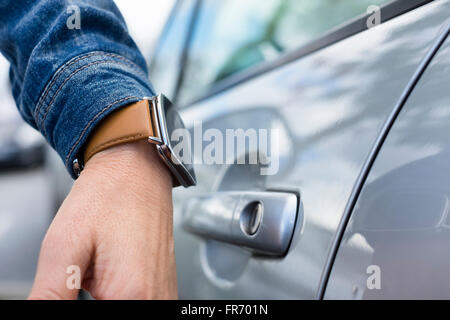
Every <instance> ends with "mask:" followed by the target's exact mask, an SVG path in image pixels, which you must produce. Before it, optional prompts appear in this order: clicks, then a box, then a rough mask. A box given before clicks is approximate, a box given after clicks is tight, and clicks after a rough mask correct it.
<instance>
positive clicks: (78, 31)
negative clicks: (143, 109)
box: [0, 0, 154, 177]
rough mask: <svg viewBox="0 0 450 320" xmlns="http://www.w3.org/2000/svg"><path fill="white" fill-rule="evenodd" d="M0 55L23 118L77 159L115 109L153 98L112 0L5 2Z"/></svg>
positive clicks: (1, 2)
mask: <svg viewBox="0 0 450 320" xmlns="http://www.w3.org/2000/svg"><path fill="white" fill-rule="evenodd" d="M0 51H1V53H2V54H3V55H5V56H6V58H7V59H8V60H9V62H10V63H11V69H10V80H11V84H12V90H13V95H14V99H15V101H16V104H17V106H18V108H19V111H20V113H21V115H22V117H23V118H24V119H25V120H26V121H27V122H28V123H29V124H30V125H32V126H33V127H35V128H36V129H38V130H39V131H40V132H41V133H42V134H43V135H44V136H45V138H46V140H47V141H48V142H49V143H50V145H51V146H52V147H53V148H54V149H55V150H56V151H57V152H58V154H59V155H60V156H61V158H62V159H63V161H64V163H65V165H66V168H67V169H68V171H69V172H70V173H71V175H72V176H73V177H75V174H74V172H73V169H72V162H73V160H74V159H75V158H76V157H77V155H78V153H79V152H80V151H81V149H82V147H83V144H84V143H85V141H86V139H87V137H88V136H89V134H90V132H91V131H92V129H93V128H94V127H95V126H96V124H98V122H99V121H101V120H102V119H103V118H105V117H106V116H107V115H108V114H109V113H111V112H112V111H113V110H115V109H118V108H120V107H122V106H124V105H126V104H129V103H132V102H136V101H138V100H140V99H141V98H142V97H144V96H153V95H154V92H153V90H152V87H151V85H150V83H149V82H148V77H147V71H146V62H145V59H144V58H143V57H142V55H141V53H140V52H139V50H138V48H137V47H136V45H135V43H134V42H133V40H132V39H131V37H130V36H129V34H128V32H127V27H126V25H125V22H124V20H123V18H122V16H121V14H120V12H119V10H118V9H117V7H116V6H115V5H114V3H113V1H112V0H0Z"/></svg>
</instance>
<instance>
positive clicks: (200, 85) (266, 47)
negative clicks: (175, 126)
mask: <svg viewBox="0 0 450 320" xmlns="http://www.w3.org/2000/svg"><path fill="white" fill-rule="evenodd" d="M386 2H388V1H387V0H314V1H311V0H265V1H260V0H246V1H241V0H227V1H223V0H207V1H202V7H201V9H200V13H199V17H198V21H197V25H196V27H195V29H194V34H193V38H192V42H191V45H190V50H189V56H188V60H187V64H186V66H185V72H184V77H183V82H182V83H181V88H180V92H179V96H178V97H177V99H178V102H179V103H180V104H185V103H187V102H189V101H191V100H193V99H195V98H197V97H198V96H199V95H201V94H204V93H205V92H206V91H207V90H208V89H209V88H210V87H211V86H212V85H213V84H215V83H217V82H219V81H220V80H223V79H225V78H227V77H229V76H230V75H232V74H235V73H238V72H239V71H242V70H244V69H246V68H249V67H251V66H254V65H256V64H259V63H262V62H265V61H270V60H273V59H275V58H276V57H278V56H279V55H280V54H281V53H283V52H286V51H288V50H292V49H295V48H298V47H300V46H302V45H304V44H307V43H308V42H310V41H312V40H314V39H315V38H318V37H320V36H322V35H324V33H326V32H327V31H329V30H331V29H333V28H335V27H337V26H338V25H340V24H342V23H345V22H347V21H349V20H351V19H352V18H355V17H357V16H359V15H361V14H364V13H366V11H367V9H368V7H369V6H370V5H381V4H383V3H386Z"/></svg>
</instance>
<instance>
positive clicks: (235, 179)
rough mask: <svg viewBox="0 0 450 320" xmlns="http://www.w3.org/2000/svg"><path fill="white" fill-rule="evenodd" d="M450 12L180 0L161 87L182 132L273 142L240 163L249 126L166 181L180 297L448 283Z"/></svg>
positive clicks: (357, 293)
mask: <svg viewBox="0 0 450 320" xmlns="http://www.w3.org/2000/svg"><path fill="white" fill-rule="evenodd" d="M449 17H450V1H449V0H437V1H426V0H397V1H383V0H345V1H335V0H315V1H309V0H308V1H306V0H285V1H283V0H268V1H258V0H248V1H239V0H227V1H222V0H208V1H202V0H179V1H178V2H177V4H176V6H175V8H174V9H173V12H172V14H171V16H170V18H169V21H168V22H167V25H166V28H165V29H164V31H163V34H162V36H161V38H160V41H159V43H158V44H157V46H156V48H157V49H156V51H155V53H154V56H153V57H152V59H150V75H151V80H152V82H153V84H154V85H155V89H156V91H158V92H164V93H165V94H166V95H168V96H169V98H171V99H172V100H173V101H174V102H175V104H176V105H177V106H178V108H179V111H180V113H181V115H182V117H183V119H184V121H185V123H186V125H187V127H188V128H190V130H191V133H192V136H195V135H196V134H198V132H196V128H197V127H198V124H199V123H200V122H201V129H202V130H203V133H204V132H206V131H207V130H208V129H212V130H216V131H214V132H216V133H217V132H220V133H222V134H223V135H224V136H225V135H226V132H227V130H235V132H236V130H241V131H240V132H244V133H245V132H251V130H257V131H258V130H260V129H261V130H269V131H270V133H275V132H276V134H274V135H273V137H275V138H276V139H275V138H274V139H272V138H271V139H269V140H270V141H269V144H270V146H271V150H273V147H275V149H276V150H277V154H276V159H275V154H265V155H264V156H265V157H266V158H267V159H270V160H272V161H275V160H276V164H274V165H276V168H275V169H276V170H274V172H272V173H271V174H265V175H262V174H261V169H263V168H262V167H263V166H262V165H261V163H260V162H258V163H250V161H247V162H246V161H241V163H239V161H238V160H239V159H238V158H239V157H244V158H245V159H249V158H251V157H252V155H254V154H255V153H256V154H258V155H261V150H260V145H257V146H256V148H253V149H252V148H251V143H250V139H251V137H250V134H248V135H247V136H246V137H245V138H246V139H247V140H246V141H247V142H246V146H248V148H246V152H245V154H238V155H237V156H236V157H235V158H233V159H231V160H232V161H226V163H225V164H223V163H220V162H219V161H218V162H214V163H204V162H201V161H198V163H196V164H195V169H196V175H197V179H198V185H197V186H196V187H195V188H189V189H187V190H185V189H180V188H177V189H175V190H174V201H175V206H174V210H175V211H174V214H175V243H176V258H177V272H178V282H179V295H180V297H181V298H188V299H386V298H388V299H391V298H450V276H449V275H450V255H448V250H449V247H450V216H448V212H449V197H450V130H449V128H450V90H449V83H450V81H449V80H450V39H449V38H448V34H449V30H450V29H449V26H450V24H449V23H450V20H449ZM249 130H250V131H249ZM258 132H259V131H258ZM200 139H201V140H200V141H201V143H203V144H202V145H201V146H203V147H204V148H206V147H207V146H208V144H210V143H211V139H210V138H209V139H208V138H207V137H205V135H203V136H202V135H201V136H200ZM203 151H204V149H203ZM247 163H248V164H247ZM271 164H273V162H272V163H271Z"/></svg>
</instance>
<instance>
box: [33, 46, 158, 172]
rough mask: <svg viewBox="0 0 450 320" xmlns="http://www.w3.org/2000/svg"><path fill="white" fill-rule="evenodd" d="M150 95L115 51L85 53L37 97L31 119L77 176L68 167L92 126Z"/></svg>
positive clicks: (138, 73)
mask: <svg viewBox="0 0 450 320" xmlns="http://www.w3.org/2000/svg"><path fill="white" fill-rule="evenodd" d="M154 95H155V93H154V90H153V89H152V88H151V85H150V83H149V81H148V79H147V74H146V72H145V71H144V70H142V68H141V67H139V66H138V65H136V64H135V63H133V62H132V61H130V60H128V59H127V58H125V57H123V56H121V55H118V54H115V53H109V52H103V51H95V52H88V53H85V54H82V55H79V56H76V57H74V58H72V59H71V60H70V61H68V62H67V63H65V64H64V65H62V66H61V67H60V68H59V69H58V70H57V71H56V72H55V74H54V75H53V77H52V79H51V80H50V81H49V83H48V84H47V86H46V88H45V89H44V91H43V92H42V94H41V96H40V97H39V100H38V103H37V105H36V108H35V112H34V119H35V122H36V126H37V128H38V129H39V130H40V131H41V132H42V134H43V135H44V136H45V137H46V139H47V141H48V142H49V143H50V144H51V146H52V147H53V148H54V149H55V150H56V151H57V152H58V154H59V155H60V157H61V158H62V159H63V161H64V163H65V166H66V168H67V170H68V171H69V173H70V174H71V175H72V177H73V178H76V175H75V173H74V172H73V168H72V163H73V161H74V159H76V158H77V157H78V155H79V153H80V151H82V148H83V145H84V143H85V142H86V140H87V138H88V137H89V134H90V133H91V132H92V130H93V129H94V128H95V126H96V125H97V124H98V123H99V122H100V121H101V120H102V119H104V118H105V117H106V116H108V114H110V113H111V112H113V111H114V110H116V109H118V108H120V107H122V106H125V105H128V104H130V103H133V102H136V101H139V100H141V99H142V98H143V97H145V96H149V97H151V96H154Z"/></svg>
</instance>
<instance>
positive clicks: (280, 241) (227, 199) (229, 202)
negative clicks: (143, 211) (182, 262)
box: [182, 191, 303, 256]
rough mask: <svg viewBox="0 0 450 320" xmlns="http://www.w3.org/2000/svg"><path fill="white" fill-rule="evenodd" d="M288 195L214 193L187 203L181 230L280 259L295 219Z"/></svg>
mask: <svg viewBox="0 0 450 320" xmlns="http://www.w3.org/2000/svg"><path fill="white" fill-rule="evenodd" d="M298 208H299V196H298V195H297V194H295V193H290V192H278V191H277V192H272V191H261V192H257V191H245V192H240V191H229V192H228V191H227V192H223V191H222V192H215V193H212V194H209V195H205V196H201V197H197V198H194V199H191V200H190V201H188V203H187V205H186V207H185V209H184V215H183V220H182V223H183V227H184V228H185V229H186V230H188V231H190V232H192V233H194V234H196V235H199V236H202V237H204V238H209V239H214V240H218V241H223V242H227V243H231V244H234V245H237V246H243V247H246V248H247V249H249V250H251V251H253V252H254V253H256V254H259V255H269V256H283V255H285V254H286V253H287V250H288V248H289V245H290V242H291V239H292V236H293V233H294V228H295V225H296V223H299V221H298V220H299V218H303V217H302V216H301V217H298V211H299V210H298Z"/></svg>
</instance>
